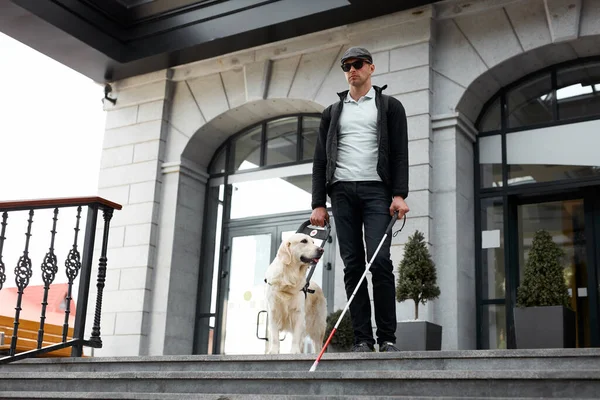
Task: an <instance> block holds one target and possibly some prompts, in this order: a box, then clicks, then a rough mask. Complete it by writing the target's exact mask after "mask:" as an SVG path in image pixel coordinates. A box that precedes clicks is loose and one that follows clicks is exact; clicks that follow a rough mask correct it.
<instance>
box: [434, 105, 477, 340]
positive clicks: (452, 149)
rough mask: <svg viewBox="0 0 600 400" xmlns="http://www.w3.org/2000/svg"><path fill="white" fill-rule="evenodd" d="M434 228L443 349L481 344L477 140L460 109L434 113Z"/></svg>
mask: <svg viewBox="0 0 600 400" xmlns="http://www.w3.org/2000/svg"><path fill="white" fill-rule="evenodd" d="M432 131H433V216H434V223H433V231H432V238H433V239H432V240H433V243H434V244H435V248H434V251H433V259H434V262H435V263H436V267H437V273H438V282H439V285H440V291H441V294H440V297H439V299H438V300H437V301H435V302H434V303H433V304H434V307H433V308H434V310H433V311H434V314H435V321H436V322H437V323H438V324H440V325H442V327H443V328H442V329H443V337H442V348H443V349H444V350H454V349H474V348H476V318H475V316H476V314H475V310H476V298H475V284H476V282H475V239H474V229H475V228H474V174H473V143H474V142H475V135H476V131H475V128H474V127H473V126H472V124H471V123H470V122H469V121H468V120H467V119H465V118H464V117H462V116H461V115H460V114H459V113H454V114H446V115H440V116H436V117H434V118H432Z"/></svg>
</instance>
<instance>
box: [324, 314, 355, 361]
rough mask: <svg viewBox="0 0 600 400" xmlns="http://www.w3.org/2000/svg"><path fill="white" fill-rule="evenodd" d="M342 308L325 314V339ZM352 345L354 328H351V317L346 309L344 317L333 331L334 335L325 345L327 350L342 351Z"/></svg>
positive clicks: (350, 347)
mask: <svg viewBox="0 0 600 400" xmlns="http://www.w3.org/2000/svg"><path fill="white" fill-rule="evenodd" d="M341 314H342V310H341V309H340V310H337V311H334V312H332V313H331V314H329V316H327V328H326V329H325V338H324V340H327V338H328V337H329V335H330V334H331V330H332V329H333V327H334V326H335V324H336V323H337V321H338V319H339V318H340V315H341ZM353 345H354V329H353V328H352V319H350V311H346V314H345V315H344V318H342V320H341V321H340V325H339V326H338V328H337V330H336V331H335V335H333V337H332V338H331V342H329V345H328V346H327V352H330V353H344V352H348V351H350V349H352V346H353Z"/></svg>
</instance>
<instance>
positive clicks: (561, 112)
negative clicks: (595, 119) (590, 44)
mask: <svg viewBox="0 0 600 400" xmlns="http://www.w3.org/2000/svg"><path fill="white" fill-rule="evenodd" d="M556 81H557V86H558V90H557V91H556V99H557V102H558V117H559V118H560V119H569V118H577V117H590V116H594V115H600V63H593V64H585V65H578V66H576V67H570V68H566V69H562V70H558V72H557V74H556Z"/></svg>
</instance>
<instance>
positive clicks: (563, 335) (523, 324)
mask: <svg viewBox="0 0 600 400" xmlns="http://www.w3.org/2000/svg"><path fill="white" fill-rule="evenodd" d="M563 256H564V252H563V251H562V249H561V248H560V247H558V245H557V244H556V243H554V241H553V240H552V236H551V235H550V234H549V233H548V232H547V231H546V230H543V229H541V230H538V231H537V232H536V233H535V235H534V237H533V243H532V246H531V250H530V251H529V256H528V257H527V263H526V264H525V269H524V271H523V272H524V278H523V282H522V283H521V285H520V286H519V288H518V289H517V307H516V308H515V309H514V320H515V336H516V340H517V348H519V349H533V348H538V349H539V348H568V347H575V313H574V312H573V310H571V308H570V306H569V292H568V290H567V284H566V282H565V277H564V268H563V265H562V262H561V261H562V257H563Z"/></svg>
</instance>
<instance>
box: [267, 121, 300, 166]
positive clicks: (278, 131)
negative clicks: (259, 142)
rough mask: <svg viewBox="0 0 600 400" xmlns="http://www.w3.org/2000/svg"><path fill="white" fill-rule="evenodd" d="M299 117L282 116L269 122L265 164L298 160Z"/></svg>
mask: <svg viewBox="0 0 600 400" xmlns="http://www.w3.org/2000/svg"><path fill="white" fill-rule="evenodd" d="M297 138H298V118H296V117H290V118H282V119H278V120H275V121H271V122H268V123H267V154H266V155H265V157H266V162H265V165H276V164H284V163H290V162H294V161H296V158H297V151H296V142H297Z"/></svg>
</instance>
